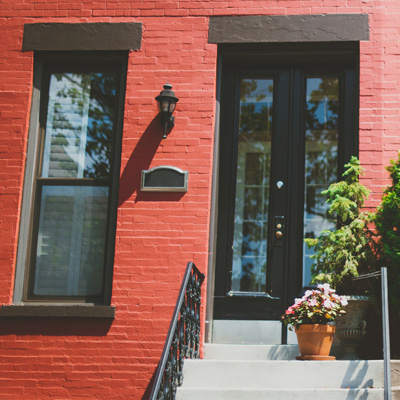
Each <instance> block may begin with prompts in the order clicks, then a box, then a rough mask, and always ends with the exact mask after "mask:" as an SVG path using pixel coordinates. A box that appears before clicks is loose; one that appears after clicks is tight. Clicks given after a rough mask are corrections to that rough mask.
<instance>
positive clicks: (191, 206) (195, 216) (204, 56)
mask: <svg viewBox="0 0 400 400" xmlns="http://www.w3.org/2000/svg"><path fill="white" fill-rule="evenodd" d="M352 13H362V14H368V16H369V29H370V39H369V40H368V41H362V42H360V98H359V101H360V114H359V120H360V122H359V126H360V144H359V147H360V160H361V163H362V165H363V166H364V167H365V168H366V174H365V176H364V178H363V182H364V183H365V184H366V185H368V187H369V188H370V189H371V190H372V195H371V197H370V202H369V205H370V206H371V207H372V206H375V205H377V204H378V202H379V200H380V197H381V190H382V186H383V185H385V184H386V182H387V174H386V172H385V170H384V167H385V166H386V165H388V161H389V159H391V158H395V157H397V152H398V150H399V149H400V136H399V134H398V122H399V118H400V115H399V107H398V105H399V101H400V84H399V82H400V58H399V56H400V45H399V43H400V28H399V23H398V20H399V17H400V4H399V3H398V1H397V0H392V1H387V0H385V1H383V0H322V1H321V0H320V1H311V0H301V1H300V0H266V1H195V0H191V1H179V2H176V1H157V0H155V1H144V2H142V1H141V2H139V1H136V2H134V1H122V2H121V1H83V2H62V1H59V0H55V1H51V2H49V1H45V0H29V1H19V0H13V1H11V0H7V1H3V2H2V3H1V5H0V26H1V35H0V37H1V41H0V55H1V58H0V71H1V73H0V178H1V188H0V193H1V197H0V210H1V213H0V222H1V223H0V261H1V268H0V280H1V282H2V284H1V287H0V304H2V305H10V304H12V299H13V288H14V277H15V263H16V253H17V242H18V234H19V232H18V230H19V222H20V211H21V201H22V188H23V180H24V169H25V162H26V148H27V137H28V128H29V118H30V101H31V96H32V90H33V88H32V78H33V52H31V51H28V52H22V51H21V47H22V39H23V29H24V25H25V24H28V23H37V22H46V23H50V22H62V23H77V22H79V23H82V22H140V23H142V24H143V37H142V45H141V49H140V50H138V51H132V52H130V54H129V62H128V75H127V85H126V99H125V113H124V130H123V139H122V160H121V179H120V188H119V207H118V220H117V232H116V244H115V262H114V270H113V285H112V302H111V304H112V305H114V306H116V317H115V319H114V320H113V321H112V322H110V321H108V320H107V321H103V320H98V321H97V320H96V321H94V322H93V321H88V320H85V319H83V320H81V319H62V318H60V319H56V318H54V319H40V318H31V319H29V318H14V319H11V318H4V319H2V320H1V321H0V371H1V372H0V399H7V400H11V399H72V398H74V399H75V398H76V399H84V398H88V399H140V398H143V396H144V398H146V395H145V392H146V389H147V388H148V386H149V382H150V380H151V378H152V375H153V373H154V370H155V368H156V365H157V362H158V360H159V357H160V354H161V351H162V345H163V342H164V339H165V335H166V332H167V329H168V325H169V321H170V317H171V314H172V311H173V307H174V304H175V301H176V297H177V291H178V288H179V286H180V281H181V278H182V275H183V273H184V268H185V265H186V263H187V261H189V260H192V261H194V262H195V263H196V265H197V266H198V267H199V268H200V270H202V271H203V272H206V271H207V263H208V247H209V222H210V202H211V183H212V182H211V176H212V168H213V165H212V160H213V147H214V124H215V113H216V94H215V93H216V81H217V76H216V75H217V72H216V71H217V45H216V44H209V43H208V26H209V17H211V16H216V15H303V14H305V15H308V14H352ZM167 81H169V82H170V83H171V84H172V85H173V90H174V91H175V93H176V94H177V96H178V97H179V99H180V100H179V103H178V106H177V111H176V113H175V116H176V124H175V127H174V129H173V130H172V132H171V134H170V135H169V137H168V138H167V139H166V140H164V141H163V140H162V137H161V136H162V135H161V134H160V127H159V121H158V119H157V114H158V111H157V105H156V102H155V100H154V97H155V96H156V95H157V94H158V93H159V91H160V90H161V88H162V85H163V84H165V83H166V82H167ZM165 164H169V165H174V166H176V167H179V168H181V169H183V170H188V171H189V190H188V192H187V193H185V194H183V195H182V194H179V193H165V194H159V193H144V192H140V190H139V189H140V171H141V170H143V169H148V168H150V167H153V166H157V165H165ZM205 293H206V285H204V287H203V296H204V295H205ZM203 311H204V308H203ZM203 314H204V312H203ZM203 317H204V315H203Z"/></svg>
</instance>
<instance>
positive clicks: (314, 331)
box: [281, 283, 347, 360]
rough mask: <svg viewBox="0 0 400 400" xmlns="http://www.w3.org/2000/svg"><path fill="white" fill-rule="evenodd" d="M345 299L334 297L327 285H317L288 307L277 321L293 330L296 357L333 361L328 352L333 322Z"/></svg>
mask: <svg viewBox="0 0 400 400" xmlns="http://www.w3.org/2000/svg"><path fill="white" fill-rule="evenodd" d="M346 305H347V300H346V298H344V297H342V296H338V295H337V294H336V293H335V290H334V289H332V288H331V287H330V286H329V284H327V283H326V284H322V285H318V289H314V290H307V291H306V292H305V294H304V296H303V297H302V298H300V299H295V302H294V304H293V305H292V306H290V307H289V308H288V309H287V310H286V312H285V314H283V315H282V317H281V320H282V322H284V323H285V324H286V325H289V329H290V330H293V328H294V329H295V332H296V335H297V341H298V344H299V350H300V357H296V358H297V359H299V360H334V359H335V357H330V356H329V352H330V349H331V346H332V340H333V335H334V333H335V325H334V322H335V320H336V318H337V317H338V316H339V315H341V314H344V313H345V311H344V310H343V307H345V306H346Z"/></svg>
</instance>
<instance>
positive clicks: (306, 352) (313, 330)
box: [296, 324, 335, 360]
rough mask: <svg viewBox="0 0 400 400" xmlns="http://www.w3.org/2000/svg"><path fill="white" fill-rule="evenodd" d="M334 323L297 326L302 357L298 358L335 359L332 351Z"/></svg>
mask: <svg viewBox="0 0 400 400" xmlns="http://www.w3.org/2000/svg"><path fill="white" fill-rule="evenodd" d="M334 334H335V326H334V325H322V324H306V325H300V326H299V327H298V328H296V335H297V342H298V344H299V350H300V357H296V358H297V359H298V360H334V359H335V357H331V356H329V352H330V351H331V347H332V341H333V335H334Z"/></svg>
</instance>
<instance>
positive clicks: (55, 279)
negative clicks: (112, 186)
mask: <svg viewBox="0 0 400 400" xmlns="http://www.w3.org/2000/svg"><path fill="white" fill-rule="evenodd" d="M41 194H42V195H41V204H40V215H39V233H38V243H37V251H36V269H35V283H34V290H33V293H34V294H35V295H48V296H49V295H50V296H51V295H52V296H87V295H100V294H101V293H102V290H103V269H104V248H105V240H106V224H107V208H108V187H101V186H89V187H85V186H43V188H42V193H41Z"/></svg>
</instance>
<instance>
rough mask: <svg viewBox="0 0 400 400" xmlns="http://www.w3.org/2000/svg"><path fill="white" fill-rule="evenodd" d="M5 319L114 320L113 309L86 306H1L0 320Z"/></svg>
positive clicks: (110, 307)
mask: <svg viewBox="0 0 400 400" xmlns="http://www.w3.org/2000/svg"><path fill="white" fill-rule="evenodd" d="M5 317H23V318H26V317H41V318H42V317H44V318H115V307H113V306H87V305H82V306H81V305H62V306H52V305H48V306H47V305H35V306H32V305H11V306H8V305H6V306H4V305H3V306H1V308H0V318H5Z"/></svg>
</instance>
